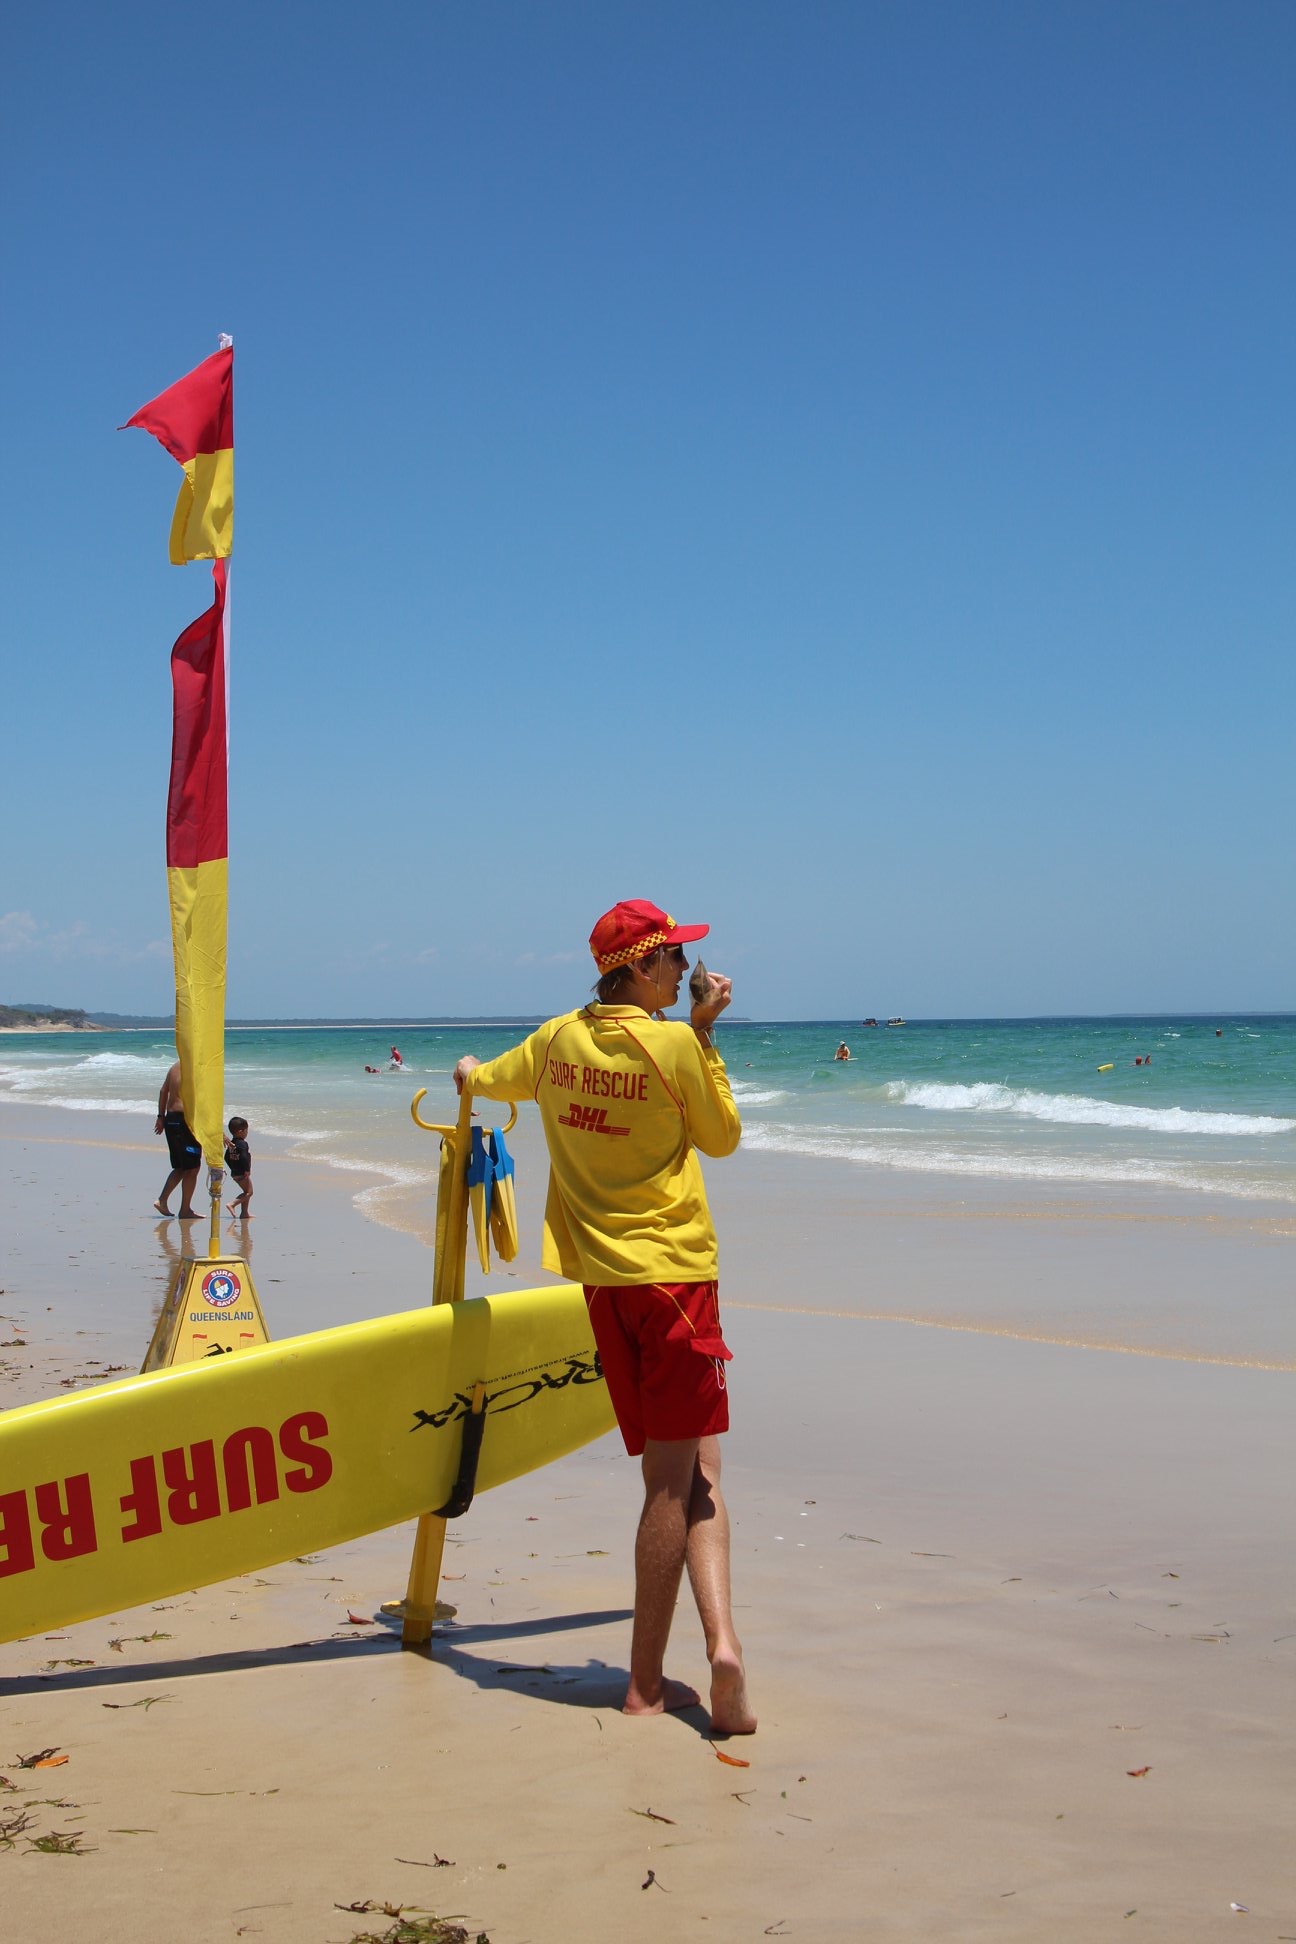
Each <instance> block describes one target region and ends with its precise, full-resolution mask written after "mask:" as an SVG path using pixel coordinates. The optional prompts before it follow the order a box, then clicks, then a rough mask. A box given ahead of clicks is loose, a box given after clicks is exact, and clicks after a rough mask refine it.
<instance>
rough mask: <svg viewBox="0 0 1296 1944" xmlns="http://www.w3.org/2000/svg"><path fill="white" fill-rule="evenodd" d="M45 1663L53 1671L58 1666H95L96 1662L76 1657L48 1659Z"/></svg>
mask: <svg viewBox="0 0 1296 1944" xmlns="http://www.w3.org/2000/svg"><path fill="white" fill-rule="evenodd" d="M45 1665H46V1667H47V1668H48V1669H49V1670H50V1672H51V1673H52V1672H53V1670H54V1669H55V1668H56V1667H93V1666H94V1662H93V1661H92V1660H75V1659H73V1660H52V1661H46V1663H45Z"/></svg>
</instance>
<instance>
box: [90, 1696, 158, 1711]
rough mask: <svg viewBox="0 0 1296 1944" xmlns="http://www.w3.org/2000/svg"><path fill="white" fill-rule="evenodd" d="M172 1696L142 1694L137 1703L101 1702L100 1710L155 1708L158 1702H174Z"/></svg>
mask: <svg viewBox="0 0 1296 1944" xmlns="http://www.w3.org/2000/svg"><path fill="white" fill-rule="evenodd" d="M174 1700H175V1696H174V1695H173V1694H142V1695H141V1696H140V1698H139V1700H138V1701H101V1702H100V1703H99V1706H100V1707H101V1708H156V1706H157V1704H158V1702H159V1701H174Z"/></svg>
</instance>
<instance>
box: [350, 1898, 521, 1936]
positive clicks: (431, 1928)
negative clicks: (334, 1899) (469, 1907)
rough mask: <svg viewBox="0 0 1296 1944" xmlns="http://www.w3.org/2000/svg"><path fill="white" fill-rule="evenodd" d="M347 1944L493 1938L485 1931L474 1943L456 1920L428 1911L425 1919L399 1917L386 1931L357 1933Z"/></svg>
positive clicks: (355, 1907)
mask: <svg viewBox="0 0 1296 1944" xmlns="http://www.w3.org/2000/svg"><path fill="white" fill-rule="evenodd" d="M369 1907H370V1909H371V1910H376V1909H377V1908H378V1905H377V1904H371V1905H370V1906H369ZM337 1908H338V1909H339V1910H363V1909H364V1905H363V1904H338V1906H337ZM386 1908H387V1906H384V1909H386ZM411 1908H413V1906H411ZM347 1944H490V1938H489V1937H488V1936H487V1935H486V1932H485V1931H478V1933H477V1936H476V1938H475V1939H472V1938H470V1937H469V1935H468V1933H467V1931H466V1930H465V1929H464V1927H463V1925H462V1924H458V1923H456V1922H455V1921H454V1919H453V1918H451V1917H437V1916H434V1915H433V1914H432V1913H431V1912H430V1911H429V1912H428V1913H427V1914H426V1915H425V1916H419V1917H398V1918H397V1919H396V1922H395V1923H394V1924H392V1925H390V1926H389V1927H388V1929H387V1930H385V1931H358V1932H357V1933H356V1935H355V1936H354V1937H350V1938H348V1939H347Z"/></svg>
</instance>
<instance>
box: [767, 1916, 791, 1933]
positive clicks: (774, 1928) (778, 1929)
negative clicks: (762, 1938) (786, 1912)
mask: <svg viewBox="0 0 1296 1944" xmlns="http://www.w3.org/2000/svg"><path fill="white" fill-rule="evenodd" d="M786 1922H787V1918H786V1917H776V1918H775V1919H774V1922H773V1923H772V1924H766V1926H765V1935H766V1937H791V1935H792V1933H791V1931H785V1930H784V1929H783V1926H784V1924H786Z"/></svg>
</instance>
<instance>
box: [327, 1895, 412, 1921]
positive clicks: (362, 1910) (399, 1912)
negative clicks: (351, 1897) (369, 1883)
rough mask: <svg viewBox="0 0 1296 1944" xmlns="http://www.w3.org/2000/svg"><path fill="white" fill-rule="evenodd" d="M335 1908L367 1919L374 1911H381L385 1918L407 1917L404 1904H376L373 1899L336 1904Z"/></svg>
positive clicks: (367, 1898)
mask: <svg viewBox="0 0 1296 1944" xmlns="http://www.w3.org/2000/svg"><path fill="white" fill-rule="evenodd" d="M333 1908H334V1910H349V1911H351V1912H353V1913H354V1914H355V1915H356V1916H358V1917H367V1916H368V1915H369V1913H370V1912H371V1911H373V1910H377V1911H381V1913H382V1915H383V1916H384V1917H403V1916H404V1915H405V1905H404V1904H393V1903H386V1902H383V1903H375V1902H374V1900H373V1898H372V1897H366V1898H365V1900H364V1902H363V1903H349V1904H340V1903H335V1904H334V1906H333Z"/></svg>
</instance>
